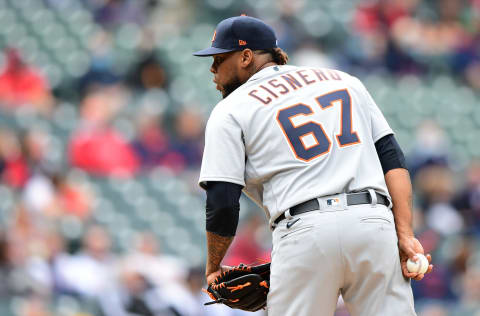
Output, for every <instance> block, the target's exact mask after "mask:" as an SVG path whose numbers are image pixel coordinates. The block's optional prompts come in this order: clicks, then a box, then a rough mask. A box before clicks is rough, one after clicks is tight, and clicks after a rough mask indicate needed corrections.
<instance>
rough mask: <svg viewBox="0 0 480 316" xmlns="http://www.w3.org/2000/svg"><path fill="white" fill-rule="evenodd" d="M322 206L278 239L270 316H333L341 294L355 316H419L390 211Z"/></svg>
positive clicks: (282, 226)
mask: <svg viewBox="0 0 480 316" xmlns="http://www.w3.org/2000/svg"><path fill="white" fill-rule="evenodd" d="M328 198H331V197H328ZM339 200H340V201H344V200H345V199H344V198H340V199H339ZM319 203H320V210H318V211H311V212H308V213H304V214H300V215H298V216H295V217H290V218H289V217H288V216H287V218H286V219H285V220H283V221H281V222H280V223H278V225H277V227H276V228H275V229H274V231H273V251H272V268H271V269H272V270H271V276H270V292H269V295H268V304H267V306H268V315H269V316H333V314H334V312H335V309H336V305H337V301H338V297H339V295H340V294H342V296H343V299H344V301H345V304H346V307H347V309H348V311H349V313H350V315H351V316H387V315H388V316H397V315H398V316H414V315H416V314H415V310H414V305H413V295H412V289H411V287H410V281H409V280H406V279H405V278H404V277H403V274H402V271H401V267H400V259H399V253H398V246H397V235H396V232H395V224H394V219H393V214H392V212H391V210H390V209H389V208H387V207H386V206H383V205H371V204H363V205H355V206H345V205H344V203H343V202H341V203H340V205H336V206H335V207H331V206H327V204H326V198H319ZM297 219H299V220H298V221H297V222H294V221H295V220H297ZM289 221H290V222H291V223H292V224H293V225H291V227H290V228H287V225H286V224H287V223H288V222H289Z"/></svg>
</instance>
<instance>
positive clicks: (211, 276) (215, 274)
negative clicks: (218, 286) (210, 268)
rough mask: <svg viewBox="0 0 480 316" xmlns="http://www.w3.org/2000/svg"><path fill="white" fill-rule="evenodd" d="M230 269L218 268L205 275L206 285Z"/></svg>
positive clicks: (225, 267)
mask: <svg viewBox="0 0 480 316" xmlns="http://www.w3.org/2000/svg"><path fill="white" fill-rule="evenodd" d="M230 269H232V267H231V266H220V268H219V269H218V270H216V271H214V272H211V273H207V275H206V277H207V285H209V284H212V283H213V282H214V281H215V279H216V278H217V277H218V276H219V275H220V274H222V272H225V271H228V270H230Z"/></svg>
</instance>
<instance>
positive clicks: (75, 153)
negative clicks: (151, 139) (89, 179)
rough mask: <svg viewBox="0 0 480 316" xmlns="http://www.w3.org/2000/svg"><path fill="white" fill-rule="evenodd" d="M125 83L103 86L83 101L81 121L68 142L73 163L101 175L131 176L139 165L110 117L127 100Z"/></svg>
mask: <svg viewBox="0 0 480 316" xmlns="http://www.w3.org/2000/svg"><path fill="white" fill-rule="evenodd" d="M121 89H122V87H119V86H109V87H100V88H98V90H95V91H92V92H90V93H89V94H88V95H87V96H86V97H85V99H84V100H83V104H82V121H81V123H80V126H79V128H78V129H77V131H75V133H74V134H73V136H72V138H71V141H70V145H69V156H70V161H71V163H72V165H74V166H76V167H78V168H80V169H83V170H85V171H87V172H89V173H92V174H95V175H99V176H108V175H113V176H123V177H129V176H132V175H133V174H135V172H136V171H137V169H138V159H137V157H136V155H135V152H134V151H133V149H132V147H131V146H130V145H129V144H128V142H127V141H126V140H125V139H124V138H123V136H122V135H121V134H120V133H119V132H117V131H116V130H115V129H113V128H112V127H111V126H110V124H109V121H110V120H111V118H112V116H113V115H114V113H115V112H116V111H117V110H118V109H119V108H121V107H122V106H123V104H124V103H125V102H126V100H125V99H126V96H125V94H124V93H122V91H121Z"/></svg>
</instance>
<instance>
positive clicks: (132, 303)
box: [98, 266, 183, 316]
mask: <svg viewBox="0 0 480 316" xmlns="http://www.w3.org/2000/svg"><path fill="white" fill-rule="evenodd" d="M118 279H119V280H118V283H117V286H115V287H113V288H110V289H109V290H108V291H106V292H104V293H103V294H102V295H101V296H100V297H99V298H98V299H99V302H100V306H101V309H102V314H103V315H105V316H180V315H181V316H183V314H180V313H179V312H178V311H177V310H176V309H175V308H174V307H173V306H171V305H169V304H168V302H166V301H165V299H164V297H163V295H162V293H161V291H159V289H158V288H155V287H154V286H152V284H151V283H150V282H149V281H148V280H147V279H146V278H145V276H144V275H142V274H141V273H140V272H138V271H137V270H136V267H132V266H129V267H127V266H124V267H122V268H121V270H120V274H119V276H118Z"/></svg>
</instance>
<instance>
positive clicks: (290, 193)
mask: <svg viewBox="0 0 480 316" xmlns="http://www.w3.org/2000/svg"><path fill="white" fill-rule="evenodd" d="M392 133H393V132H392V130H391V128H390V127H389V125H388V123H387V122H386V120H385V118H384V116H383V115H382V113H381V111H380V110H379V109H378V107H377V105H376V104H375V102H374V101H373V99H372V98H371V96H370V95H369V93H368V92H367V90H366V89H365V87H364V86H363V84H362V83H361V82H360V81H359V80H358V79H357V78H355V77H353V76H350V75H348V74H346V73H344V72H341V71H337V70H330V69H315V68H308V67H295V66H272V67H268V68H265V69H263V70H261V71H259V72H258V73H256V74H255V75H253V76H252V77H251V78H250V79H249V80H248V81H247V82H246V83H245V84H243V85H242V86H241V87H239V88H238V89H236V90H235V91H234V92H233V93H231V94H230V95H229V96H228V97H227V98H225V99H224V100H222V101H220V102H219V103H218V104H217V106H216V107H215V108H214V110H213V111H212V113H211V115H210V118H209V120H208V123H207V128H206V132H205V149H204V154H203V161H202V167H201V171H200V179H199V182H200V185H202V186H203V185H204V184H205V183H206V182H208V181H225V182H231V183H236V184H240V185H243V186H244V190H243V191H244V193H245V194H247V195H248V196H249V197H250V198H251V199H252V200H253V201H255V202H256V203H257V204H258V205H260V206H261V207H263V208H264V210H265V212H266V213H267V216H268V217H269V218H272V219H273V218H276V217H277V216H278V215H279V214H280V213H283V212H285V211H286V210H287V209H288V208H290V207H292V206H294V205H297V204H299V203H301V202H304V201H307V200H310V199H312V198H315V197H320V196H325V195H331V194H337V193H343V192H356V191H362V190H365V189H370V188H371V189H375V190H377V191H378V192H380V193H382V194H384V195H387V196H388V191H387V188H386V184H385V180H384V176H383V173H382V168H381V166H380V161H379V158H378V156H377V152H376V150H375V142H376V141H377V140H379V139H380V138H382V137H383V136H385V135H388V134H392Z"/></svg>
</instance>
